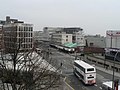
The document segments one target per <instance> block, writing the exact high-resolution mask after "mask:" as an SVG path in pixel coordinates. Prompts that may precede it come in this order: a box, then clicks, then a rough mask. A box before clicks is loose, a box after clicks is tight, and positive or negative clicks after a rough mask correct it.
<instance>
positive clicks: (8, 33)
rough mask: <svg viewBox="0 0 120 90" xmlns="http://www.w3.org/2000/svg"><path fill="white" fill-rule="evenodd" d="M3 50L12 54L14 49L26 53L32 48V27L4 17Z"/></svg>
mask: <svg viewBox="0 0 120 90" xmlns="http://www.w3.org/2000/svg"><path fill="white" fill-rule="evenodd" d="M3 33H4V45H5V50H6V51H8V52H10V51H11V52H12V50H14V49H18V48H19V50H20V51H28V50H30V49H32V47H33V38H32V36H33V25H32V24H25V23H24V22H22V21H18V20H17V19H10V17H6V22H5V24H4V25H3Z"/></svg>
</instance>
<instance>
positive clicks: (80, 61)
mask: <svg viewBox="0 0 120 90" xmlns="http://www.w3.org/2000/svg"><path fill="white" fill-rule="evenodd" d="M74 62H76V63H78V64H79V65H81V66H83V67H84V68H95V67H93V66H92V65H90V64H88V63H86V62H84V61H82V60H75V61H74Z"/></svg>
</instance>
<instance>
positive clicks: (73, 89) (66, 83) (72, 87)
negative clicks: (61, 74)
mask: <svg viewBox="0 0 120 90" xmlns="http://www.w3.org/2000/svg"><path fill="white" fill-rule="evenodd" d="M65 80H66V77H65V78H64V82H65V84H66V85H67V86H68V87H69V88H71V89H72V90H74V88H73V87H71V86H70V85H69V84H68V83H67V82H66V81H65Z"/></svg>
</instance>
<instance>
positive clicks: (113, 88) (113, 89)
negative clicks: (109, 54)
mask: <svg viewBox="0 0 120 90" xmlns="http://www.w3.org/2000/svg"><path fill="white" fill-rule="evenodd" d="M117 54H118V51H117V52H116V54H115V57H114V61H113V77H112V90H115V87H114V76H115V59H116V57H117Z"/></svg>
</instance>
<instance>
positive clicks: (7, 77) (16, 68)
mask: <svg viewBox="0 0 120 90" xmlns="http://www.w3.org/2000/svg"><path fill="white" fill-rule="evenodd" d="M15 37H16V35H15ZM12 40H13V41H14V43H12V46H13V48H9V50H5V51H2V52H1V55H0V82H1V88H2V89H3V90H11V89H12V90H48V89H49V88H54V87H56V86H58V85H59V83H60V82H59V80H60V74H59V69H60V67H61V66H59V67H58V68H57V69H56V68H54V67H53V66H52V65H51V64H49V63H48V62H47V61H46V60H44V59H43V58H42V56H41V55H42V54H41V53H38V52H37V51H36V50H35V48H34V49H31V50H29V51H28V50H27V51H24V52H23V51H22V52H21V51H20V50H21V48H22V42H23V38H22V39H16V38H12ZM6 51H7V53H6ZM10 88H11V89H10Z"/></svg>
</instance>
